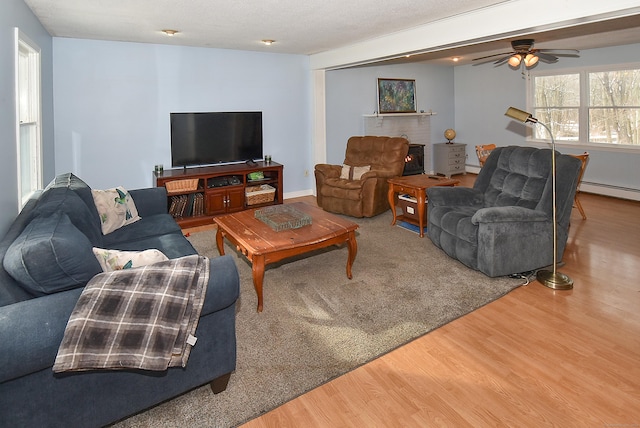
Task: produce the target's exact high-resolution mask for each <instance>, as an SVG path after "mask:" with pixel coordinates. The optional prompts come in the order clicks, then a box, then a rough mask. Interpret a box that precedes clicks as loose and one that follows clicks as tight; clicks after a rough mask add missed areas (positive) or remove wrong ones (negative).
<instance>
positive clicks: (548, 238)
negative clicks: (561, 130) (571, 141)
mask: <svg viewBox="0 0 640 428" xmlns="http://www.w3.org/2000/svg"><path fill="white" fill-rule="evenodd" d="M556 153H557V152H556ZM579 172H580V161H579V160H578V159H576V158H574V157H571V156H569V155H561V154H559V153H557V155H556V194H557V224H558V242H557V244H558V246H557V252H558V260H562V255H563V253H564V248H565V245H566V242H567V236H568V232H569V218H570V216H571V208H572V204H573V198H574V194H575V191H576V185H577V180H578V174H579ZM427 197H428V201H429V209H428V226H427V227H428V229H427V234H428V236H429V238H430V239H431V241H433V243H434V244H435V245H436V246H437V247H439V248H441V249H442V250H444V251H445V252H446V253H447V254H448V255H449V256H451V257H453V258H456V259H458V260H459V261H461V262H462V263H464V264H465V265H467V266H469V267H470V268H473V269H476V270H479V271H481V272H483V273H484V274H486V275H488V276H491V277H496V276H503V275H509V274H514V273H521V272H527V271H532V270H536V269H539V268H542V267H546V266H549V265H551V264H553V220H552V219H553V205H552V203H553V199H552V198H553V186H552V174H551V150H550V149H537V148H533V147H517V146H509V147H498V148H496V149H495V150H493V151H492V152H491V155H490V156H489V158H488V159H487V161H486V163H485V165H484V167H483V168H482V169H481V170H480V173H479V174H478V178H477V179H476V181H475V184H474V186H473V188H465V187H432V188H429V189H427Z"/></svg>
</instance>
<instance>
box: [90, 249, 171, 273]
mask: <svg viewBox="0 0 640 428" xmlns="http://www.w3.org/2000/svg"><path fill="white" fill-rule="evenodd" d="M93 254H94V255H95V256H96V258H97V259H98V263H100V266H102V271H103V272H111V271H114V270H121V269H130V268H134V267H140V266H146V265H152V264H154V263H158V262H164V261H167V260H169V258H168V257H167V256H165V255H164V254H163V253H162V252H161V251H160V250H156V249H155V248H153V249H150V250H144V251H119V250H106V249H104V248H96V247H94V248H93Z"/></svg>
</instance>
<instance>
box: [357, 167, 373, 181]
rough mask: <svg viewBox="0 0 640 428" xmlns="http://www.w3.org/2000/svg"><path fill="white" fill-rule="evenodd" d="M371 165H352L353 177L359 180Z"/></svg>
mask: <svg viewBox="0 0 640 428" xmlns="http://www.w3.org/2000/svg"><path fill="white" fill-rule="evenodd" d="M370 169H371V165H367V166H354V167H353V179H354V180H360V179H361V178H362V176H363V175H364V173H365V172H369V170H370Z"/></svg>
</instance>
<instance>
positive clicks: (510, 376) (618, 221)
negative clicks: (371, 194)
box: [243, 175, 640, 428]
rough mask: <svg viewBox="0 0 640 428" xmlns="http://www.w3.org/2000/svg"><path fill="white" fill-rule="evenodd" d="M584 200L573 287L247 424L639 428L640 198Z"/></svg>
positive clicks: (571, 270) (574, 241)
mask: <svg viewBox="0 0 640 428" xmlns="http://www.w3.org/2000/svg"><path fill="white" fill-rule="evenodd" d="M457 177H460V176H457ZM473 178H474V176H472V175H467V176H465V177H464V178H463V184H468V183H471V182H472V180H473ZM581 201H582V205H583V207H584V209H585V211H586V214H587V216H588V219H587V220H582V218H581V217H580V214H579V212H578V210H577V209H574V210H573V213H572V217H571V223H572V224H571V229H570V236H569V242H568V246H567V249H566V252H565V255H564V260H563V261H564V262H565V263H566V264H565V266H563V267H562V268H560V269H559V270H560V271H561V272H564V273H566V274H568V275H569V276H570V277H572V278H573V280H574V282H575V285H574V289H573V290H569V291H554V290H551V289H548V288H546V287H544V286H543V285H541V284H540V283H538V282H535V281H534V282H532V283H531V284H529V285H527V286H523V287H520V288H518V289H516V290H514V291H513V292H511V293H510V294H508V295H507V296H505V297H503V298H501V299H498V300H497V301H495V302H493V303H490V304H489V305H487V306H485V307H482V308H480V309H478V310H476V311H475V312H472V313H471V314H468V315H467V316H464V317H462V318H460V319H458V320H456V321H453V322H451V323H449V324H447V325H445V326H443V327H441V328H439V329H437V330H435V331H433V332H431V333H429V334H427V335H425V336H423V337H421V338H419V339H416V340H415V341H413V342H411V343H409V344H407V345H405V346H403V347H401V348H398V349H396V350H394V351H392V352H390V353H389V354H386V355H384V356H382V357H380V358H378V359H376V360H374V361H372V362H370V363H368V364H366V365H364V366H362V367H360V368H358V369H356V370H354V371H352V372H349V373H347V374H345V375H343V376H341V377H339V378H337V379H334V380H333V381H331V382H328V383H327V384H325V385H322V386H320V387H318V388H316V389H314V390H312V391H310V392H308V393H306V394H304V395H302V396H300V397H298V398H296V399H294V400H292V401H290V402H288V403H285V404H284V405H282V406H281V407H279V408H277V409H275V410H273V411H271V412H269V413H267V414H265V415H263V416H261V417H259V418H257V419H254V420H252V421H250V422H248V423H246V424H244V425H243V428H262V427H301V426H304V427H364V426H366V427H383V426H384V427H432V426H439V427H497V426H505V427H542V426H557V427H614V426H615V427H640V282H639V280H638V278H639V277H640V203H639V202H633V201H624V200H619V199H614V198H607V197H602V196H597V195H590V194H586V193H583V194H581ZM424 239H428V238H424ZM356 263H357V262H356ZM301 376H304V374H301Z"/></svg>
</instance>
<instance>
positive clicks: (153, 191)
mask: <svg viewBox="0 0 640 428" xmlns="http://www.w3.org/2000/svg"><path fill="white" fill-rule="evenodd" d="M129 194H130V195H131V197H132V198H133V202H134V203H135V204H136V209H137V210H138V214H140V217H143V218H144V217H148V216H152V215H155V214H166V213H167V212H168V211H169V210H168V205H167V189H166V188H164V187H149V188H146V189H134V190H130V191H129Z"/></svg>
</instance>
